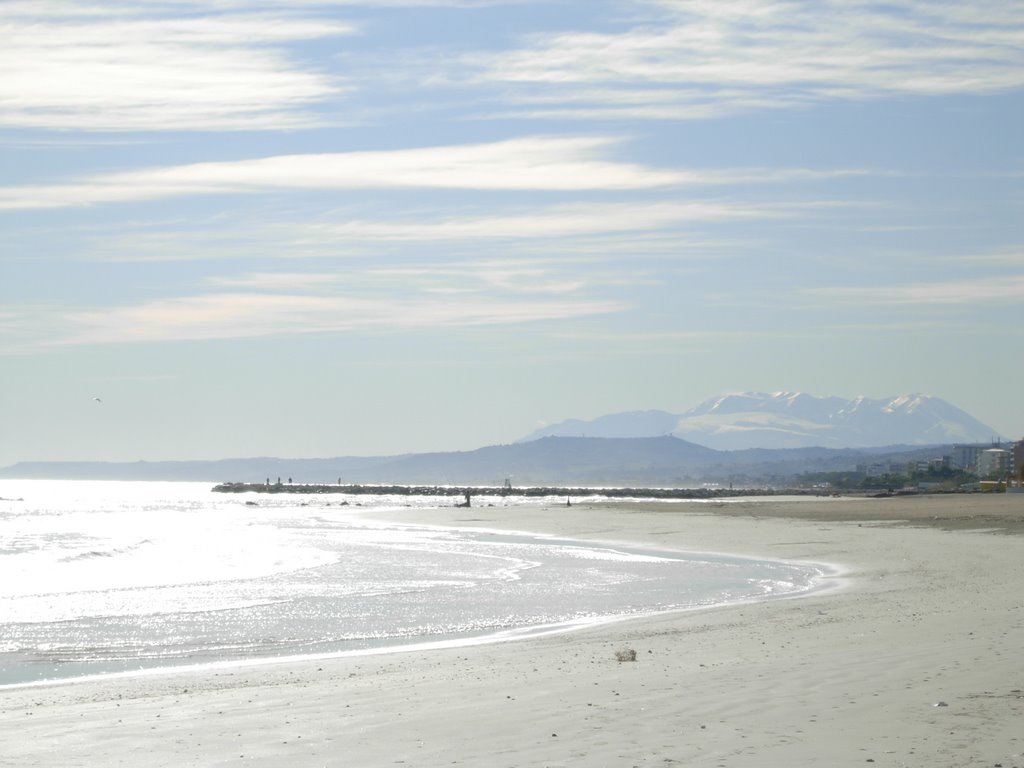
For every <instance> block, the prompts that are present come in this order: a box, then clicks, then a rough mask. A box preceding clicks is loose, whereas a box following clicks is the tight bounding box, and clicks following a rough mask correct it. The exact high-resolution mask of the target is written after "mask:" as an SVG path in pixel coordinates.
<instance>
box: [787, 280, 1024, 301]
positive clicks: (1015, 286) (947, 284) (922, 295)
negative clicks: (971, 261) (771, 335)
mask: <svg viewBox="0 0 1024 768" xmlns="http://www.w3.org/2000/svg"><path fill="white" fill-rule="evenodd" d="M806 293H808V294H812V295H816V296H821V297H826V298H828V299H830V300H836V301H851V302H857V303H860V304H935V305H948V304H995V303H1003V302H1008V301H1010V302H1020V301H1024V275H1006V276H1003V277H986V278H977V279H973V280H948V281H936V282H921V283H909V284H906V285H882V286H872V287H823V288H816V289H810V290H808V291H806Z"/></svg>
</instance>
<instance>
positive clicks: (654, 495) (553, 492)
mask: <svg viewBox="0 0 1024 768" xmlns="http://www.w3.org/2000/svg"><path fill="white" fill-rule="evenodd" d="M213 490H214V492H215V493H270V494H276V493H296V494H327V493H334V494H352V495H395V496H457V497H466V496H467V495H468V496H529V497H538V496H556V497H566V498H581V497H584V496H604V497H607V498H613V499H623V498H628V499H722V498H736V497H739V496H782V495H784V496H796V495H802V496H810V495H820V492H819V493H814V492H811V491H808V490H793V489H787V490H779V489H751V488H742V489H732V488H586V487H579V486H574V487H569V486H565V487H563V486H530V487H524V488H511V487H509V486H451V485H341V484H334V483H329V484H328V483H280V482H278V483H269V482H268V483H221V484H220V485H217V486H215V487H214V488H213Z"/></svg>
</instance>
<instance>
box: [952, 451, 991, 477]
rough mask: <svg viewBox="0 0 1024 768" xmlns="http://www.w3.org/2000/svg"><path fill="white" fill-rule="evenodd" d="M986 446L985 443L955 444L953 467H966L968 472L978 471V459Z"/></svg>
mask: <svg viewBox="0 0 1024 768" xmlns="http://www.w3.org/2000/svg"><path fill="white" fill-rule="evenodd" d="M985 448H986V446H984V445H954V446H953V456H952V466H953V469H966V470H967V471H968V472H974V471H976V470H977V468H978V459H979V458H981V452H982V451H984V450H985Z"/></svg>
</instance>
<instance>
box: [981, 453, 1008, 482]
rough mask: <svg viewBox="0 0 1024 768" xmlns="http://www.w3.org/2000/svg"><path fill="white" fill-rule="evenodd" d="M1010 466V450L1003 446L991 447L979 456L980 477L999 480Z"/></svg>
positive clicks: (1004, 475)
mask: <svg viewBox="0 0 1024 768" xmlns="http://www.w3.org/2000/svg"><path fill="white" fill-rule="evenodd" d="M1009 468H1010V452H1009V451H1007V450H1005V449H1003V448H989V449H987V450H984V451H982V452H981V455H980V456H979V457H978V477H980V478H983V479H985V478H988V479H992V480H999V479H1001V478H1004V477H1006V473H1007V470H1008V469H1009Z"/></svg>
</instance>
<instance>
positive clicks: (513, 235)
mask: <svg viewBox="0 0 1024 768" xmlns="http://www.w3.org/2000/svg"><path fill="white" fill-rule="evenodd" d="M785 215H787V212H786V210H785V208H784V207H783V206H766V205H742V204H736V203H725V202H649V203H604V204H583V203H577V204H567V205H559V206H552V207H549V208H543V209H539V210H533V211H528V212H519V213H505V214H492V215H487V216H477V217H462V218H449V219H442V220H440V221H438V220H436V219H435V220H433V221H419V222H414V223H410V222H404V221H349V222H345V223H340V224H322V225H316V226H312V227H307V228H306V232H307V233H308V235H309V236H310V237H312V238H313V239H317V238H328V239H332V240H340V241H345V240H356V241H365V240H398V241H403V240H414V241H424V240H488V239H532V238H545V239H546V238H564V237H572V236H577V235H598V234H603V233H616V232H631V231H645V232H650V231H653V230H658V229H664V228H666V227H672V226H677V225H679V224H683V223H686V222H711V221H728V220H736V219H755V218H769V217H779V216H785Z"/></svg>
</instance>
